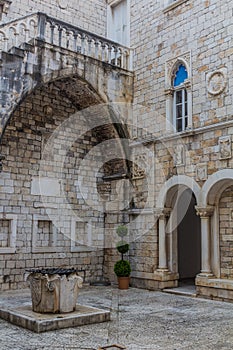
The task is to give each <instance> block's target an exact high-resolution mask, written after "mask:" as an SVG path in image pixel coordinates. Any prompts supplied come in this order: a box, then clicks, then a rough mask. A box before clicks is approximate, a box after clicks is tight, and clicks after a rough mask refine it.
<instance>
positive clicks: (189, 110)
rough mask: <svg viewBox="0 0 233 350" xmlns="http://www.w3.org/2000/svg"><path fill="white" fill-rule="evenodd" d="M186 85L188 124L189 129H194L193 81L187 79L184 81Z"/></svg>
mask: <svg viewBox="0 0 233 350" xmlns="http://www.w3.org/2000/svg"><path fill="white" fill-rule="evenodd" d="M184 86H185V88H186V90H187V100H188V126H187V129H188V130H190V129H192V125H193V122H192V115H193V111H192V105H193V102H192V86H191V81H190V80H185V82H184Z"/></svg>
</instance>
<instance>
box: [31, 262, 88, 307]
mask: <svg viewBox="0 0 233 350" xmlns="http://www.w3.org/2000/svg"><path fill="white" fill-rule="evenodd" d="M26 271H27V272H30V275H29V276H28V278H27V280H28V281H29V283H30V288H31V296H32V309H33V311H34V312H38V313H64V312H72V311H75V309H76V302H77V298H78V292H79V289H80V288H81V287H82V282H83V279H82V277H80V276H79V275H78V274H77V270H75V269H62V268H49V269H30V270H26Z"/></svg>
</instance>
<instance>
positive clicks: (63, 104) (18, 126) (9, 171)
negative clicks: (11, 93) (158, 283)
mask: <svg viewBox="0 0 233 350" xmlns="http://www.w3.org/2000/svg"><path fill="white" fill-rule="evenodd" d="M76 111H77V109H76V107H74V105H73V104H72V103H71V102H70V101H69V100H68V99H67V98H66V97H65V96H61V94H60V93H59V90H58V89H56V87H55V85H54V84H53V83H52V84H49V85H47V86H45V87H42V88H40V89H38V90H36V91H35V92H34V93H33V94H32V95H30V96H28V97H27V98H26V99H25V100H24V102H22V104H21V105H20V106H19V107H18V108H17V110H16V111H15V113H14V115H13V116H12V119H11V120H10V123H9V124H8V126H7V128H6V131H5V134H4V137H3V140H2V144H1V151H0V152H1V153H2V154H4V155H5V160H4V165H3V171H2V172H1V174H0V213H1V214H0V253H1V254H0V275H1V277H0V288H1V289H3V290H4V289H16V288H22V287H25V286H26V282H25V279H24V273H25V269H26V268H36V267H61V266H64V267H71V266H73V267H75V268H80V269H81V268H82V269H85V270H86V278H87V279H86V280H87V281H90V280H96V279H98V278H99V277H100V276H102V265H103V249H102V248H103V234H104V214H103V210H102V209H101V206H99V207H98V208H95V207H92V206H91V205H90V203H89V202H88V192H90V193H93V188H94V187H95V186H96V183H93V181H96V179H95V177H94V178H93V169H92V164H91V163H92V159H91V158H90V159H89V161H87V160H86V161H85V167H84V168H82V164H81V163H82V160H83V159H84V158H85V156H86V154H87V153H88V152H89V151H90V150H91V148H92V147H93V146H94V145H96V143H97V140H96V137H95V136H94V135H92V133H91V132H89V131H86V130H88V127H85V126H86V121H85V119H84V117H82V116H81V115H80V114H79V115H77V118H76V122H75V123H74V122H72V124H71V125H70V126H69V127H68V128H66V129H64V131H62V132H61V133H58V134H57V136H56V138H55V142H54V143H50V144H49V146H46V144H47V142H48V140H49V138H50V136H51V135H52V133H53V132H54V131H55V129H56V128H57V127H58V126H59V125H60V124H61V123H62V122H64V121H65V120H66V119H67V118H68V117H69V116H71V115H73V114H74V113H75V112H76ZM67 135H68V136H69V137H67ZM72 139H73V140H72ZM70 140H72V142H71V141H70ZM67 145H68V150H67ZM42 159H43V161H44V163H43V164H44V166H43V167H42V168H41V160H42ZM61 160H63V164H62V168H61ZM100 175H101V174H100ZM39 177H40V178H39ZM39 186H40V188H39ZM93 200H94V198H93Z"/></svg>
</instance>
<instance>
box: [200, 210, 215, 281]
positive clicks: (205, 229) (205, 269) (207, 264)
mask: <svg viewBox="0 0 233 350" xmlns="http://www.w3.org/2000/svg"><path fill="white" fill-rule="evenodd" d="M196 210H197V215H199V216H200V218H201V275H202V276H207V277H208V276H212V275H213V274H212V271H211V254H210V236H211V232H210V217H211V215H212V214H213V207H210V206H208V207H205V208H200V207H196Z"/></svg>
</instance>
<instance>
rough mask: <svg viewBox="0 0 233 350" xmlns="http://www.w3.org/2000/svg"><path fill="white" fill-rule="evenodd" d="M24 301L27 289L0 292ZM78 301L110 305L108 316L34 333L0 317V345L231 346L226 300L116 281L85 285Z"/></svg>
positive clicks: (164, 349)
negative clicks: (122, 284)
mask: <svg viewBox="0 0 233 350" xmlns="http://www.w3.org/2000/svg"><path fill="white" fill-rule="evenodd" d="M28 300H30V293H29V290H26V289H25V290H21V291H8V292H1V293H0V304H1V305H2V304H4V305H5V306H6V305H11V306H12V305H15V306H16V305H22V304H24V303H25V302H28ZM78 301H79V303H80V304H84V305H87V306H88V305H89V306H95V307H98V308H102V309H107V310H111V321H110V322H105V323H100V324H95V325H89V326H81V327H76V328H67V329H62V330H59V331H51V332H45V333H41V334H36V333H33V332H31V331H29V330H26V329H23V328H20V327H17V326H14V325H12V324H10V323H8V322H5V321H3V320H0V339H1V342H0V349H1V350H8V349H9V350H12V349H14V350H41V349H56V350H61V349H64V350H65V349H67V350H68V349H70V350H71V349H78V350H97V349H98V348H99V347H105V346H109V345H112V344H119V345H121V346H124V347H125V348H126V349H128V350H186V349H189V350H197V349H198V350H208V349H209V350H226V349H232V343H233V327H232V325H233V304H231V303H226V302H224V303H223V302H218V301H211V300H205V299H199V298H190V297H185V296H177V295H171V294H167V293H162V292H157V291H148V290H144V289H136V288H130V289H129V290H128V291H120V290H119V289H117V288H115V286H110V287H93V286H85V287H84V288H83V289H82V291H81V292H80V296H79V300H78ZM1 305H0V306H1ZM112 349H116V348H112Z"/></svg>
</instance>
